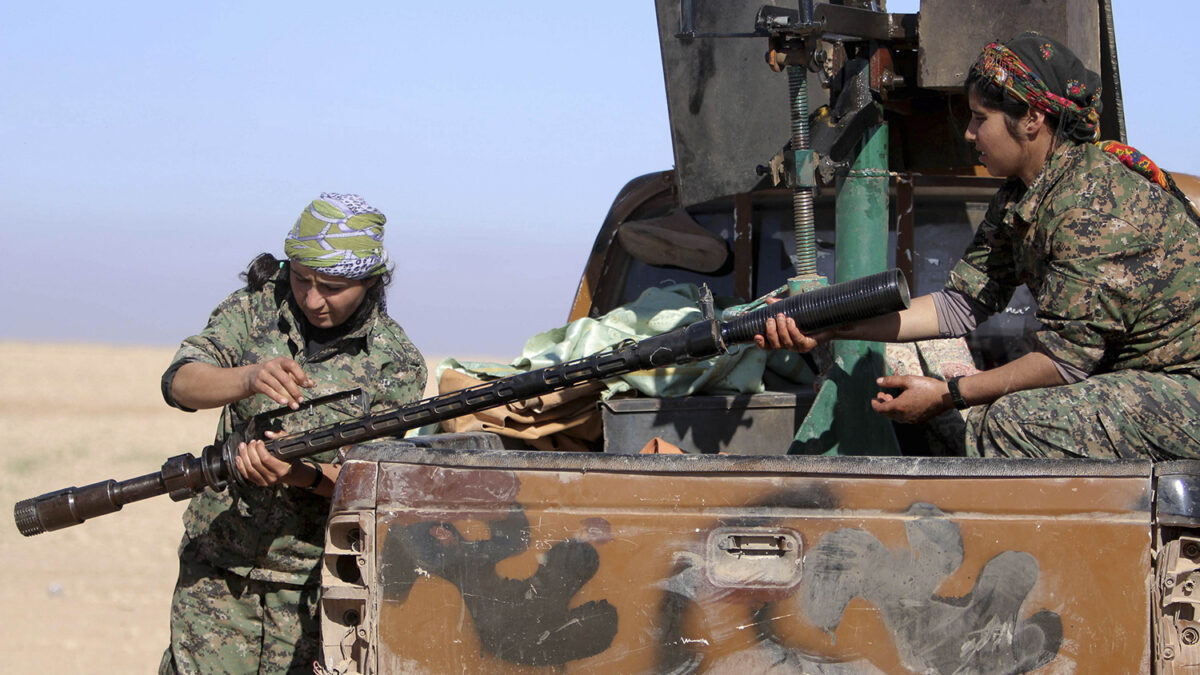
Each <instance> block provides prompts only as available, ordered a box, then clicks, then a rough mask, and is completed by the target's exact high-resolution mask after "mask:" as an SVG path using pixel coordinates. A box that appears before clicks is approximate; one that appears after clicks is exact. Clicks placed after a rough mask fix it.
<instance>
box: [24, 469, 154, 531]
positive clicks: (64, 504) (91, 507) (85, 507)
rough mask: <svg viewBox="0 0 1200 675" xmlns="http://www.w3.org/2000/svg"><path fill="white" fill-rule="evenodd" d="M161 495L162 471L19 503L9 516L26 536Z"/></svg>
mask: <svg viewBox="0 0 1200 675" xmlns="http://www.w3.org/2000/svg"><path fill="white" fill-rule="evenodd" d="M164 492H166V489H165V488H164V487H163V484H162V472H155V473H149V474H146V475H144V476H138V477H137V478H131V479H129V480H126V481H115V480H104V481H100V482H99V483H92V484H91V485H85V486H83V487H69V488H63V489H62V490H57V491H55V492H48V493H46V494H44V495H41V496H38V497H33V498H32V499H25V500H22V501H19V502H17V504H16V506H14V507H13V516H14V517H15V518H16V521H17V529H18V530H20V531H21V534H23V535H25V536H26V537H30V536H33V535H35V534H41V533H42V532H49V531H50V530H61V529H62V528H64V527H70V526H71V525H78V524H80V523H82V522H83V521H85V520H87V519H88V518H95V517H96V516H102V515H104V514H106V513H112V512H113V511H120V510H121V507H122V506H124V505H126V504H128V503H129V502H134V501H138V500H140V499H148V498H150V497H157V496H158V495H161V494H163V493H164Z"/></svg>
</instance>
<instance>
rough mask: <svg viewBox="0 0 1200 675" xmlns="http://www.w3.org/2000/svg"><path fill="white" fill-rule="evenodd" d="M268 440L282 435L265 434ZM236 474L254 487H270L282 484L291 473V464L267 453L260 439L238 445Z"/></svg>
mask: <svg viewBox="0 0 1200 675" xmlns="http://www.w3.org/2000/svg"><path fill="white" fill-rule="evenodd" d="M265 435H266V437H267V439H268V440H270V439H273V438H276V437H278V436H282V435H283V434H282V433H278V432H274V431H268V432H266V434H265ZM235 461H236V462H237V470H238V473H240V474H242V477H243V478H245V479H246V480H248V481H250V482H251V483H253V484H255V485H261V486H263V487H270V486H272V485H275V484H277V483H281V482H283V479H284V478H285V477H286V476H287V475H288V474H290V473H291V472H292V466H293V465H292V463H291V462H285V461H283V460H282V459H279V458H278V457H276V456H274V455H272V454H271V453H270V452H267V444H266V443H265V442H264V441H263V440H262V439H255V440H253V441H246V442H243V443H238V454H237V459H236V460H235Z"/></svg>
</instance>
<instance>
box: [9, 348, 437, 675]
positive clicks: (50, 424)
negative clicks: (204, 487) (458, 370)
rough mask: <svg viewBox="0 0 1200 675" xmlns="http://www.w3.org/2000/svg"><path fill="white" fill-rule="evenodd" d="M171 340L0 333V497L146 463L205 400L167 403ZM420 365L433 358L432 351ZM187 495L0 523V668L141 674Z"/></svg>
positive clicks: (160, 641) (161, 644) (163, 640)
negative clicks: (49, 519) (80, 516)
mask: <svg viewBox="0 0 1200 675" xmlns="http://www.w3.org/2000/svg"><path fill="white" fill-rule="evenodd" d="M173 353H174V349H173V348H172V347H116V346H103V345H88V344H43V343H19V342H0V362H2V363H3V364H4V367H3V368H0V447H3V454H2V455H0V457H2V459H0V462H2V463H0V502H3V503H4V504H5V505H6V506H5V508H6V509H7V511H6V513H10V514H11V513H12V511H11V508H12V505H13V504H15V503H16V502H17V501H19V500H21V499H25V498H28V497H33V496H36V495H40V494H42V493H45V492H50V491H52V490H57V489H60V488H64V487H69V486H83V485H87V484H90V483H94V482H98V481H102V480H106V479H109V478H115V479H118V480H126V479H129V478H133V477H136V476H141V475H144V474H148V473H152V472H155V471H158V469H159V467H160V466H161V465H162V462H163V460H165V459H166V458H168V457H170V456H172V455H177V454H181V453H184V452H191V453H198V452H199V451H200V450H201V449H202V448H203V447H204V446H205V445H207V444H208V443H210V442H211V441H212V436H213V431H214V429H215V428H216V422H217V411H214V410H208V411H200V412H198V413H184V412H181V411H178V410H174V409H172V408H169V407H167V405H166V404H164V403H163V401H162V396H161V395H160V393H159V376H160V375H161V373H162V371H163V369H164V368H165V367H166V366H167V364H168V363H169V362H170V359H171V355H172V354H173ZM430 362H431V370H432V365H433V364H435V363H436V360H434V359H431V360H430ZM185 506H186V502H178V503H177V502H173V501H171V500H170V498H169V497H166V496H162V497H157V498H154V499H150V500H146V501H142V502H138V503H134V504H129V505H127V506H125V508H124V509H123V510H122V511H121V512H119V513H114V514H110V515H106V516H101V517H99V518H97V519H95V520H91V521H88V522H86V523H84V524H82V525H77V526H75V527H70V528H66V529H62V530H57V531H54V532H47V533H44V534H40V535H36V536H33V537H28V538H27V537H23V536H21V534H20V533H19V532H18V531H17V529H16V526H15V524H14V523H13V521H12V520H11V516H8V518H9V521H8V523H7V524H0V623H2V624H3V626H4V628H3V629H2V630H0V673H43V674H47V675H55V674H58V673H152V672H156V669H157V667H158V661H159V658H160V657H161V655H162V653H163V649H164V648H165V647H166V644H167V635H168V628H167V620H168V611H169V607H170V598H171V590H172V588H173V587H174V583H175V576H176V572H177V564H176V557H175V556H176V547H177V546H178V544H179V539H180V536H181V535H182V533H183V526H182V524H181V522H180V516H181V515H182V513H183V510H184V507H185Z"/></svg>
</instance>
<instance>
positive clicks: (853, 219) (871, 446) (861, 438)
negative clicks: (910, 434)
mask: <svg viewBox="0 0 1200 675" xmlns="http://www.w3.org/2000/svg"><path fill="white" fill-rule="evenodd" d="M887 137H888V128H887V124H886V123H885V124H881V125H879V126H878V127H875V128H874V129H872V130H871V131H869V132H867V134H866V135H865V136H864V138H863V141H862V142H861V143H860V145H859V153H858V156H857V157H856V158H855V161H854V165H853V166H852V167H851V168H850V171H849V172H848V173H847V175H846V176H845V177H844V178H843V179H842V180H841V183H840V185H839V186H838V190H837V204H836V208H837V223H836V226H837V229H836V237H837V240H836V241H837V244H836V247H835V252H834V269H835V273H836V274H835V276H836V278H837V280H838V281H846V280H848V279H856V278H859V277H863V276H866V275H868V274H874V273H875V272H881V271H883V270H885V269H886V268H887V264H888V260H887V252H888V187H889V186H888V184H889V181H890V180H891V178H890V175H889V174H888V162H887V157H888V142H887ZM833 355H834V366H833V368H832V369H831V370H830V372H829V378H828V379H827V380H826V381H825V382H824V384H823V385H822V386H821V391H820V393H819V394H818V396H817V399H816V400H815V401H814V402H813V407H812V409H811V410H810V411H809V414H808V416H807V417H806V418H805V420H804V424H803V425H802V426H801V428H800V430H799V432H798V433H797V434H796V440H795V442H794V443H793V445H792V448H791V450H790V452H792V453H804V454H818V453H820V454H830V455H888V454H899V446H898V444H897V442H896V435H895V432H894V431H893V429H892V426H891V422H890V421H889V420H888V419H887V418H885V417H882V416H880V415H878V414H876V413H875V411H873V410H871V399H873V398H874V397H875V394H876V392H877V391H879V387H878V386H877V385H876V384H875V379H876V378H877V377H879V376H881V375H883V364H884V353H883V345H882V344H880V343H876V342H862V341H850V340H838V341H835V342H834V343H833Z"/></svg>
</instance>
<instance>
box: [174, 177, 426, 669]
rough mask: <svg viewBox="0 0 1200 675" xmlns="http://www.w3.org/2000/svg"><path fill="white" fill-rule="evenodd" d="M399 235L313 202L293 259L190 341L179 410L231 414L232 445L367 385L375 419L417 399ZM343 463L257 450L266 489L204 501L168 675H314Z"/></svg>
mask: <svg viewBox="0 0 1200 675" xmlns="http://www.w3.org/2000/svg"><path fill="white" fill-rule="evenodd" d="M385 222H386V219H385V218H384V215H383V214H382V213H380V212H379V211H377V210H375V209H374V208H372V207H371V206H369V205H368V204H367V203H366V202H364V201H363V200H362V198H360V197H358V196H357V195H343V194H332V193H326V194H322V195H321V196H320V198H319V199H317V200H315V201H313V202H312V203H311V204H310V205H309V206H308V207H307V208H306V209H305V210H304V212H303V213H302V214H301V215H300V218H299V219H298V220H297V221H296V224H295V226H294V227H293V228H292V230H291V231H290V232H289V234H288V236H287V238H286V240H285V246H284V250H285V252H286V254H287V260H286V261H280V260H277V259H276V258H275V257H274V256H272V255H270V254H267V253H264V254H262V255H260V256H258V257H257V258H255V259H254V261H253V262H251V264H250V267H249V268H248V269H247V272H246V273H245V274H243V278H244V279H245V280H246V281H247V285H246V287H245V288H243V289H241V290H239V291H237V292H235V293H233V294H232V295H230V296H229V297H228V298H226V299H225V301H224V302H222V303H221V304H220V305H219V306H218V307H217V308H216V309H215V310H214V311H213V313H212V315H211V316H210V317H209V320H208V325H207V326H206V327H205V328H204V330H203V331H201V332H200V333H199V334H198V335H194V336H192V337H190V338H188V339H186V340H184V342H183V344H182V346H181V347H180V348H179V351H178V353H177V354H176V355H175V359H174V361H173V362H172V363H171V365H170V367H169V368H168V369H167V371H166V372H165V373H164V374H163V380H162V390H163V397H164V398H165V399H166V401H167V403H169V404H170V405H172V406H175V407H177V408H181V409H183V410H189V411H191V410H195V409H197V408H215V407H218V406H223V410H222V414H221V423H220V427H219V428H218V430H217V437H216V442H217V443H218V444H220V443H222V442H223V441H224V439H225V438H226V437H227V436H228V435H229V434H230V433H232V431H233V430H234V428H236V427H239V426H241V425H243V424H244V423H245V422H246V421H247V420H249V419H250V418H251V417H253V416H254V415H257V414H259V413H262V412H265V411H268V410H272V409H275V408H277V407H279V406H289V407H291V408H292V409H297V408H298V407H299V405H300V403H301V402H302V401H303V400H304V398H305V397H306V396H307V397H314V398H315V397H318V396H323V395H326V394H331V393H334V392H339V391H344V390H347V389H352V388H356V387H361V388H362V390H363V391H364V392H365V394H366V398H367V399H369V403H370V405H371V406H388V405H397V404H403V403H408V402H411V401H413V400H416V399H417V398H418V397H419V396H420V394H421V392H422V391H423V389H424V385H425V375H426V373H425V362H424V359H423V358H422V357H421V354H420V353H419V352H418V351H417V349H416V347H414V346H413V344H412V343H411V342H410V341H409V340H408V338H407V337H406V336H405V334H404V331H403V329H401V328H400V326H399V325H397V324H396V323H395V322H394V321H393V320H392V319H391V318H390V317H388V315H387V313H386V312H385V308H384V289H385V287H386V285H387V283H388V281H389V279H390V270H389V268H388V263H387V254H386V253H385V252H384V249H383V226H384V223H385ZM361 406H362V403H361V402H359V401H357V400H350V401H345V402H341V403H335V404H333V405H322V406H319V407H315V408H306V409H304V410H302V411H300V412H299V413H298V414H296V415H286V416H284V417H283V418H282V423H281V428H280V429H279V432H280V433H288V432H294V431H301V430H304V429H307V428H312V427H314V426H319V425H324V424H330V423H334V422H339V421H343V420H346V419H348V418H350V417H352V416H357V415H360V414H362V413H363V412H365V410H363V409H362V407H361ZM274 435H275V434H274V433H271V432H268V436H271V437H273V436H274ZM334 454H335V453H334V452H332V451H331V452H328V453H325V454H323V455H317V456H315V457H313V458H311V459H305V460H301V461H298V462H294V463H288V462H283V461H280V460H278V459H276V458H274V457H272V456H271V455H270V454H268V453H267V452H266V447H265V445H264V443H263V441H262V440H261V439H257V440H251V441H250V442H249V443H242V444H240V445H239V448H238V456H237V460H236V461H237V467H238V471H239V472H240V473H241V475H243V476H244V477H245V478H246V479H247V481H248V482H249V483H252V484H253V485H250V486H239V485H236V484H232V483H231V484H230V485H229V487H228V489H227V490H225V491H223V492H214V491H212V490H206V491H204V492H203V493H202V494H200V495H198V496H196V497H195V498H193V499H192V502H191V504H190V505H189V507H188V510H187V512H186V513H185V514H184V518H183V520H184V528H185V534H184V537H183V542H182V543H181V544H180V549H179V581H178V583H177V585H176V588H175V595H174V599H173V603H172V607H171V646H170V647H168V649H167V651H166V653H165V654H163V660H162V664H161V666H160V668H159V672H161V673H175V672H179V673H284V672H297V673H300V672H303V673H311V672H312V664H313V662H314V661H315V660H316V659H317V658H318V655H319V650H320V633H319V630H320V621H319V615H318V606H317V600H318V594H319V591H320V573H319V561H320V554H321V551H322V549H323V547H324V537H325V529H324V528H325V519H326V517H327V515H328V511H329V497H330V496H331V494H332V491H333V483H334V480H335V479H336V478H337V473H338V466H337V465H336V464H333V463H331V462H333V461H334V460H335V457H334Z"/></svg>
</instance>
